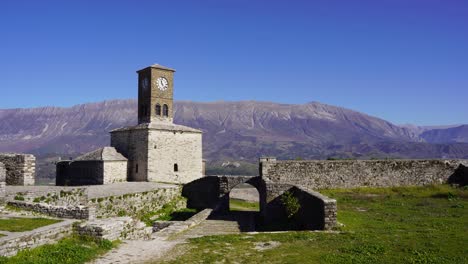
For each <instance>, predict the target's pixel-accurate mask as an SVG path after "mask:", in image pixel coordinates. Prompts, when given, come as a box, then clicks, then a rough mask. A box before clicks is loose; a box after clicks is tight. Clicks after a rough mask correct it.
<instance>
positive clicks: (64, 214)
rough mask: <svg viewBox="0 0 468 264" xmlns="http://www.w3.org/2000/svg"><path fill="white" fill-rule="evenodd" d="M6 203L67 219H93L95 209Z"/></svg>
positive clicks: (44, 204) (16, 202)
mask: <svg viewBox="0 0 468 264" xmlns="http://www.w3.org/2000/svg"><path fill="white" fill-rule="evenodd" d="M8 205H11V206H14V207H17V208H19V209H22V210H27V211H33V212H36V213H41V214H45V215H49V216H53V217H59V218H68V219H94V218H95V209H94V208H91V207H87V206H54V205H50V204H46V203H28V202H20V201H12V202H8Z"/></svg>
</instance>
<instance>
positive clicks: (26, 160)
mask: <svg viewBox="0 0 468 264" xmlns="http://www.w3.org/2000/svg"><path fill="white" fill-rule="evenodd" d="M0 162H2V163H3V164H4V165H5V169H6V184H7V185H34V183H35V177H36V157H34V156H33V155H31V154H8V153H2V154H0Z"/></svg>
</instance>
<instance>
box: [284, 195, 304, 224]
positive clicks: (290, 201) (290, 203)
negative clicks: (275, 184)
mask: <svg viewBox="0 0 468 264" xmlns="http://www.w3.org/2000/svg"><path fill="white" fill-rule="evenodd" d="M281 202H282V203H283V205H284V207H285V209H286V214H287V215H288V218H289V219H291V218H292V217H293V216H295V215H296V214H297V212H299V209H300V208H301V205H300V204H299V200H298V199H297V198H296V197H295V196H294V195H293V194H292V193H291V192H290V191H286V192H285V193H283V195H281Z"/></svg>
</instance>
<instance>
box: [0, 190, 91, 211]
mask: <svg viewBox="0 0 468 264" xmlns="http://www.w3.org/2000/svg"><path fill="white" fill-rule="evenodd" d="M6 199H7V200H8V201H24V202H29V203H46V204H49V205H54V206H80V205H87V204H88V195H87V188H86V187H57V186H27V187H26V186H25V187H21V186H9V187H8V190H7V195H6Z"/></svg>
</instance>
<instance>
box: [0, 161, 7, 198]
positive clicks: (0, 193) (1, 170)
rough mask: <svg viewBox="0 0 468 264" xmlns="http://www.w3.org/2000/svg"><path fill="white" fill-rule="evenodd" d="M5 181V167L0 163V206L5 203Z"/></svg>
mask: <svg viewBox="0 0 468 264" xmlns="http://www.w3.org/2000/svg"><path fill="white" fill-rule="evenodd" d="M5 180H6V170H5V165H3V163H1V162H0V204H3V203H5V196H6V190H5V185H6V184H5Z"/></svg>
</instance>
